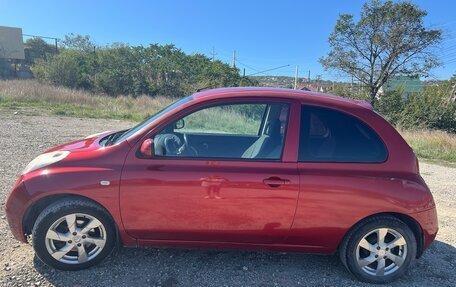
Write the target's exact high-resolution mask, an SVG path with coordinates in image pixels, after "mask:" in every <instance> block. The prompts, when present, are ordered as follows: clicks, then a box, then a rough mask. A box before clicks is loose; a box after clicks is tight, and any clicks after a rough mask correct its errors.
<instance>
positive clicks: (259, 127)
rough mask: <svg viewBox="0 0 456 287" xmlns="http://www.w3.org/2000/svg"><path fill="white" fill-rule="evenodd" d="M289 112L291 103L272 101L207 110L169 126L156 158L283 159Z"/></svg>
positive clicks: (158, 142) (159, 137) (156, 142)
mask: <svg viewBox="0 0 456 287" xmlns="http://www.w3.org/2000/svg"><path fill="white" fill-rule="evenodd" d="M288 113H289V105H288V104H284V103H268V102H264V103H263V102H262V103H233V104H220V105H215V106H211V107H207V108H203V109H200V110H197V111H195V112H192V113H190V114H188V115H186V116H184V117H182V118H181V119H179V120H177V121H175V122H173V123H171V124H169V125H168V126H167V127H165V128H164V129H162V130H161V131H160V132H159V133H158V134H157V135H155V136H154V138H153V141H154V148H155V155H156V156H159V157H173V158H176V157H177V158H179V157H182V158H225V159H243V160H266V159H270V160H279V159H280V158H281V155H282V149H283V145H284V140H285V133H286V129H287V123H288Z"/></svg>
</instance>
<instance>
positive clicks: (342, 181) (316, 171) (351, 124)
mask: <svg viewBox="0 0 456 287" xmlns="http://www.w3.org/2000/svg"><path fill="white" fill-rule="evenodd" d="M386 159H387V150H386V147H385V145H384V143H383V141H382V140H381V138H380V137H379V136H378V135H377V134H376V132H375V131H374V130H373V129H372V128H371V127H370V126H368V125H367V124H366V123H364V122H363V121H362V120H360V119H359V118H357V117H355V116H353V115H351V114H348V113H346V112H344V111H341V110H337V109H332V108H326V107H317V106H310V105H303V106H302V112H301V125H300V144H299V154H298V170H299V173H300V177H301V182H300V183H301V193H300V195H299V203H298V208H297V211H296V217H295V220H294V222H293V227H292V229H291V230H290V234H289V236H288V238H287V243H289V244H301V245H305V246H306V247H308V248H309V251H315V250H318V251H319V252H332V251H333V250H334V249H335V248H337V245H338V244H339V242H340V240H341V239H342V237H343V236H344V235H345V232H346V231H347V230H348V229H349V228H350V227H351V226H352V225H353V224H354V223H356V222H357V221H358V220H360V219H362V218H363V217H365V216H366V214H365V213H363V212H364V211H365V210H366V209H370V211H372V212H373V213H375V212H376V211H377V210H381V208H382V204H383V202H382V200H379V198H377V196H375V189H376V188H377V186H379V185H381V186H388V187H390V188H391V189H392V190H397V189H399V188H400V187H399V186H397V185H398V184H400V185H401V184H402V182H401V181H394V180H390V178H389V177H387V176H386V177H385V172H384V170H382V169H381V168H379V165H381V164H382V163H383V162H384V161H385V160H386ZM376 170H378V171H376ZM382 178H384V180H382ZM368 194H371V195H373V196H371V197H370V198H369V200H366V195H368Z"/></svg>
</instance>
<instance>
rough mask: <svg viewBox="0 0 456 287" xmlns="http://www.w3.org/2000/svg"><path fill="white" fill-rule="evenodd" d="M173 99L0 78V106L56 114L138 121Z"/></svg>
mask: <svg viewBox="0 0 456 287" xmlns="http://www.w3.org/2000/svg"><path fill="white" fill-rule="evenodd" d="M171 102H173V100H172V99H169V98H164V97H149V96H146V95H143V96H139V97H132V96H128V95H127V96H117V97H109V96H107V95H97V94H93V93H90V92H86V91H81V90H73V89H68V88H64V87H55V86H50V85H46V84H41V83H39V82H37V81H33V80H10V81H0V105H2V106H10V107H14V106H24V105H27V106H34V107H38V108H45V109H48V110H50V111H51V112H53V113H55V114H59V115H69V116H79V117H93V118H115V119H129V120H134V121H139V120H142V119H144V118H145V117H148V116H150V115H152V114H155V113H156V112H157V111H159V110H161V109H162V108H163V107H165V106H167V105H169V104H170V103H171Z"/></svg>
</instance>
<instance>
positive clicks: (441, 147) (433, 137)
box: [400, 130, 456, 163]
mask: <svg viewBox="0 0 456 287" xmlns="http://www.w3.org/2000/svg"><path fill="white" fill-rule="evenodd" d="M400 133H401V135H402V136H403V137H404V138H405V140H406V141H407V143H408V144H409V145H410V146H411V147H412V148H413V151H414V152H415V154H416V155H417V156H418V157H420V158H424V159H429V160H437V161H445V162H450V163H456V135H455V134H450V133H447V132H443V131H431V130H414V131H411V130H401V131H400Z"/></svg>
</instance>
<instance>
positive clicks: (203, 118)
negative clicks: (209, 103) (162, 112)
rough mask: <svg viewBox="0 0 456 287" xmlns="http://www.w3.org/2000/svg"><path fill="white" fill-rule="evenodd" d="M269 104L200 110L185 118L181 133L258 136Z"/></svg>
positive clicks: (224, 106) (237, 105) (222, 106)
mask: <svg viewBox="0 0 456 287" xmlns="http://www.w3.org/2000/svg"><path fill="white" fill-rule="evenodd" d="M266 107H267V104H235V105H221V106H214V107H210V108H207V109H203V110H199V111H197V112H195V113H192V114H190V115H188V116H186V117H184V118H183V120H184V127H183V128H181V129H180V132H186V133H189V132H192V133H205V134H239V135H258V132H259V129H260V125H261V122H262V119H263V115H264V113H265V110H266Z"/></svg>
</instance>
